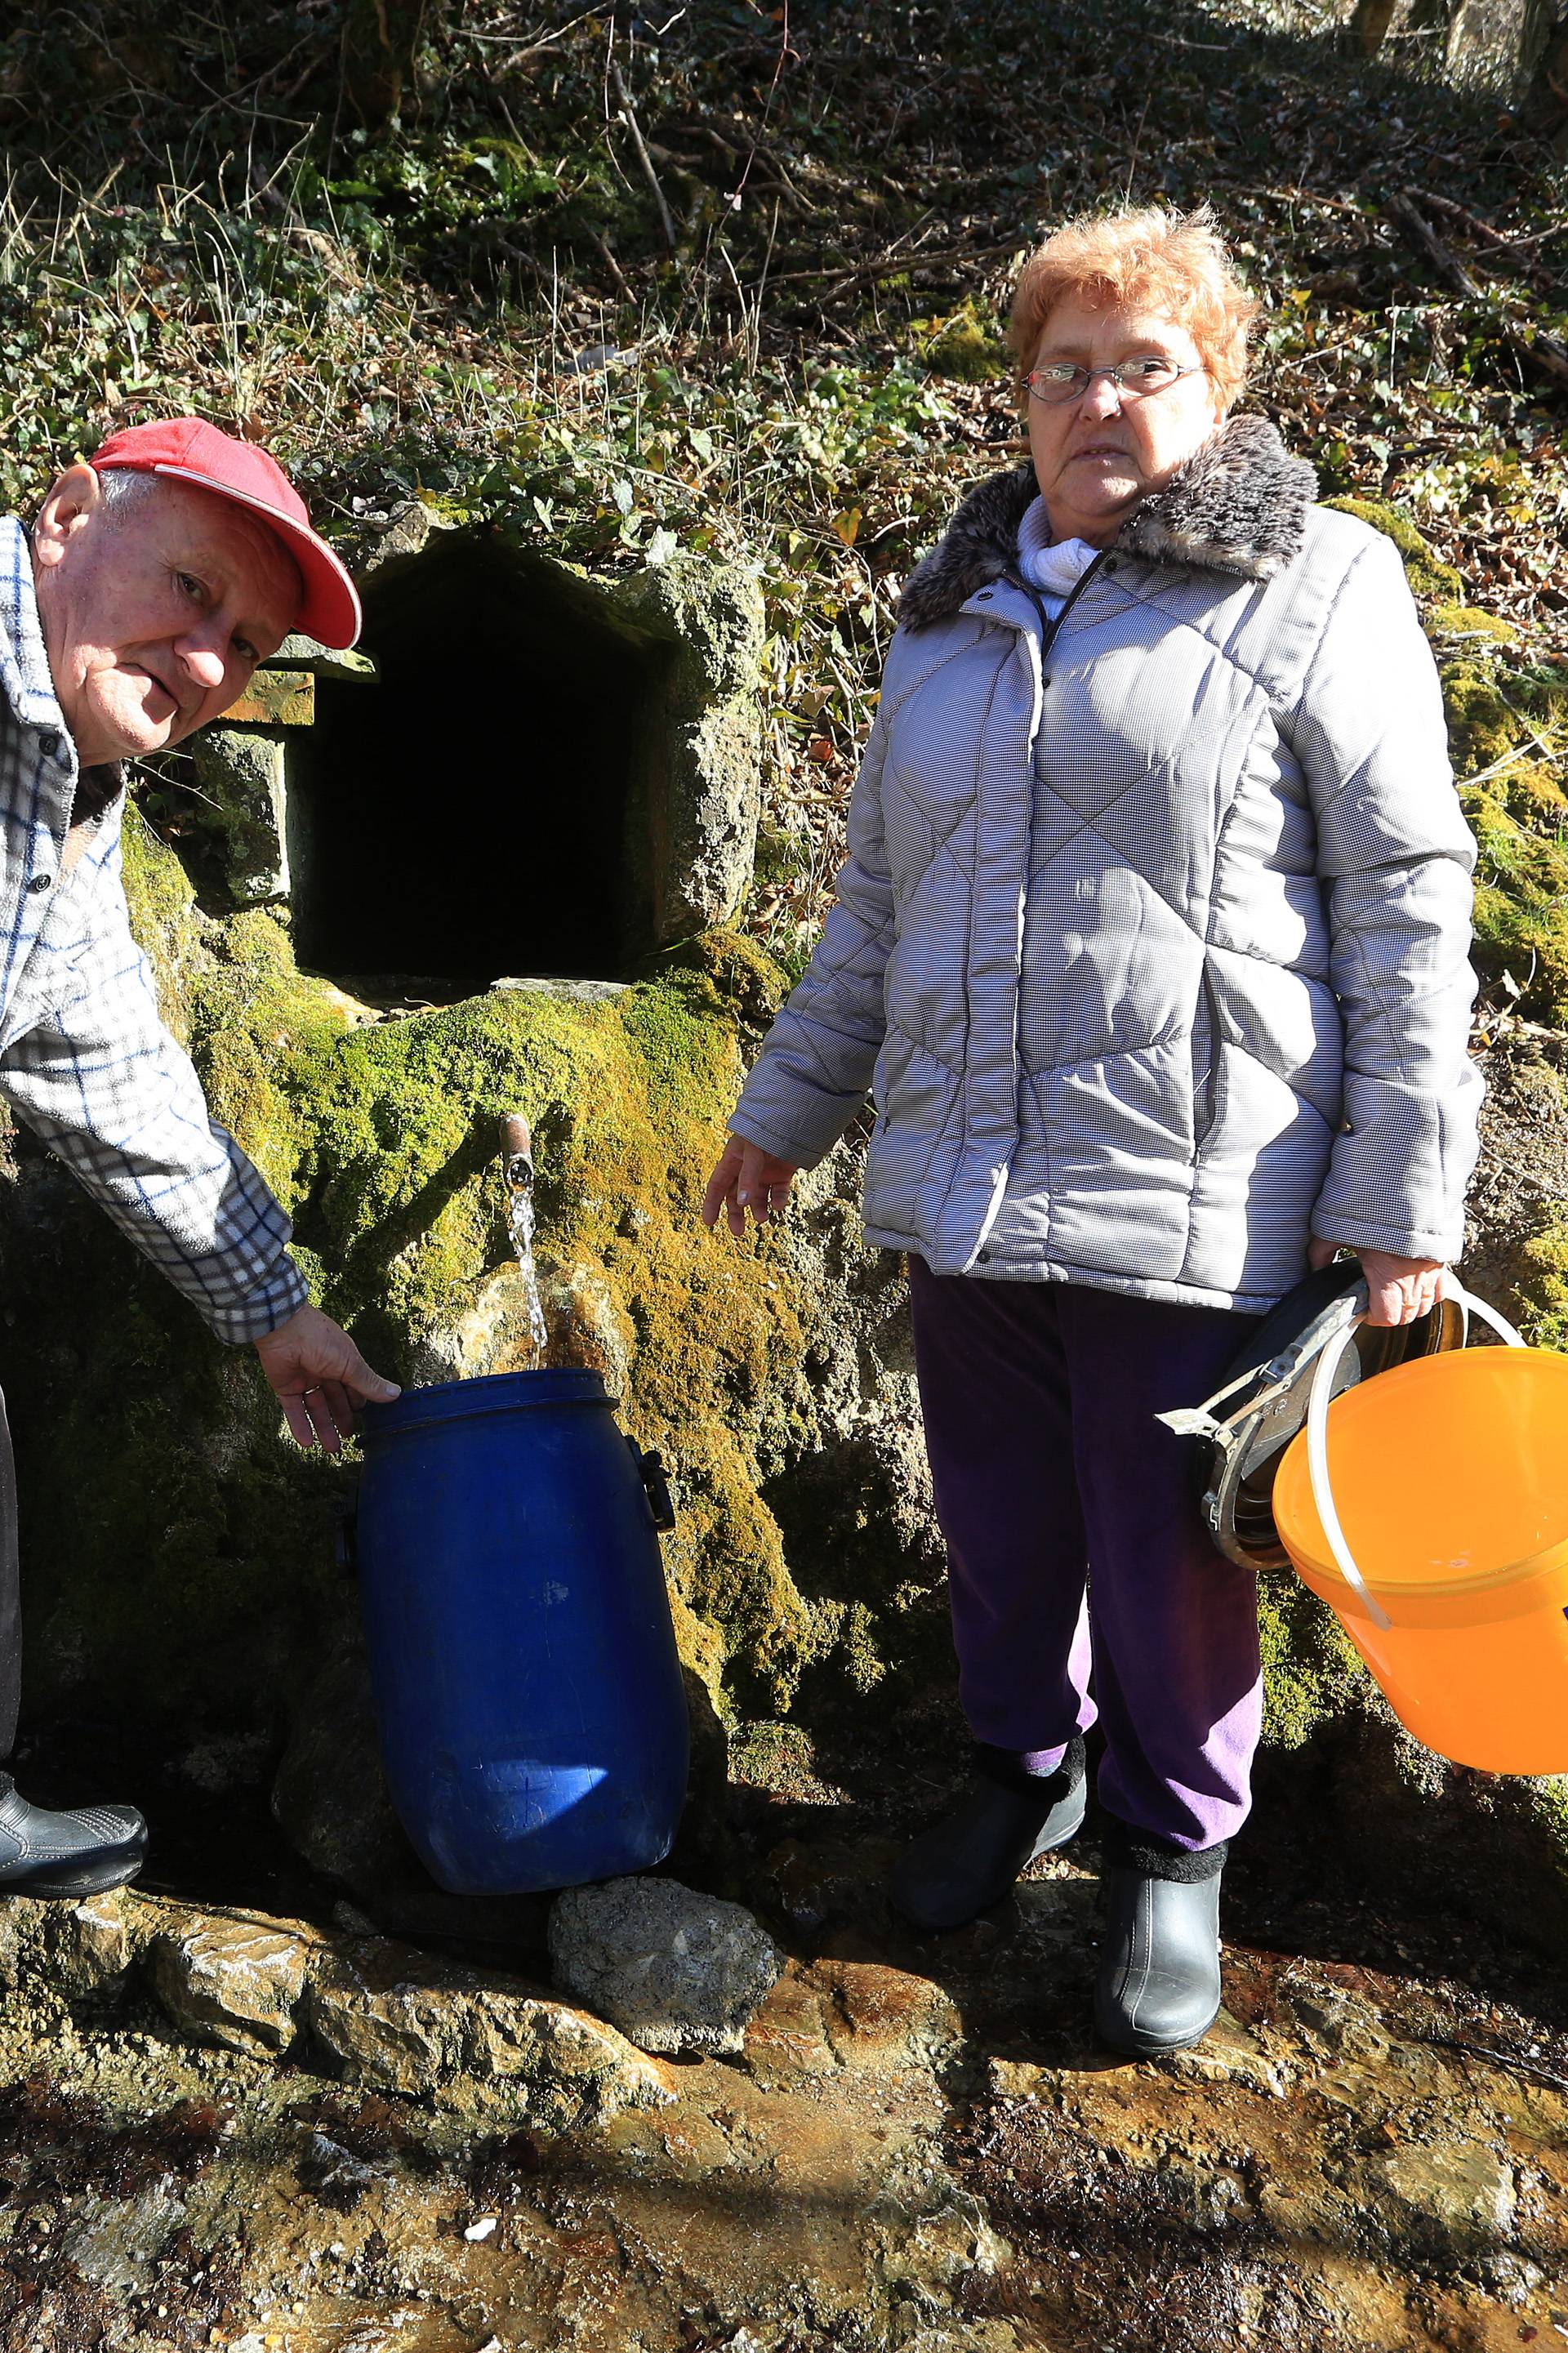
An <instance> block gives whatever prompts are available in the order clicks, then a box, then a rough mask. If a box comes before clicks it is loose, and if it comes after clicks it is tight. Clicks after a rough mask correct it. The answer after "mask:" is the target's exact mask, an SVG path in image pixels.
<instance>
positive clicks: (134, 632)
mask: <svg viewBox="0 0 1568 2353" xmlns="http://www.w3.org/2000/svg"><path fill="white" fill-rule="evenodd" d="M145 479H146V481H147V487H146V488H142V487H141V486H140V485H139V486H138V488H137V490H136V491H134V492H132V495H131V496H130V497H129V498H128V499H127V500H126V501H125V503H124V504H123V505H122V506H114V505H109V504H106V502H105V501H104V497H103V491H102V486H101V483H100V480H99V477H98V476H97V475H96V474H95V473H94V472H93V470H92V469H91V467H90V466H73V467H71V469H70V470H69V471H68V473H65V474H62V475H61V477H60V479H59V480H58V482H57V483H56V484H55V487H54V489H53V490H52V491H50V493H49V495H48V498H47V501H45V505H44V511H43V512H42V514H41V515H40V516H39V518H38V521H37V525H36V527H35V529H34V533H33V572H34V579H35V583H36V586H37V598H38V612H39V617H40V619H41V621H42V623H43V630H44V644H45V647H46V649H47V653H48V658H49V670H50V672H51V675H52V676H53V679H54V683H55V693H56V696H57V698H58V702H59V706H60V710H61V712H62V713H63V715H64V718H65V722H66V724H67V726H68V728H69V730H70V733H71V738H72V741H73V742H74V743H75V744H76V747H77V756H78V758H79V760H80V762H81V764H82V765H83V766H84V767H91V766H94V765H97V764H98V763H99V762H100V761H104V760H121V759H126V758H134V757H136V756H138V755H142V754H147V753H151V752H163V751H167V749H168V748H169V746H170V744H178V743H180V742H182V741H183V739H184V737H185V736H187V735H189V734H191V733H193V732H194V731H195V729H196V728H198V727H203V726H205V725H206V723H207V722H208V721H209V720H213V719H216V718H218V717H219V716H220V714H221V713H222V712H225V711H226V710H227V709H228V707H229V705H230V703H232V702H237V701H238V699H239V697H240V696H241V695H242V694H243V693H244V691H245V690H246V688H247V685H248V684H249V682H250V674H251V672H252V670H254V669H255V668H256V665H257V663H258V662H259V661H262V660H265V659H266V658H267V657H268V655H269V654H274V653H276V652H277V650H278V649H279V646H280V645H281V644H282V642H283V640H284V638H286V637H287V636H288V634H289V629H290V628H292V626H293V622H294V617H295V615H296V613H297V612H298V611H299V609H300V601H301V597H302V595H303V589H302V586H301V583H300V575H299V573H298V571H297V570H296V568H295V566H294V564H293V561H292V559H291V557H290V556H289V554H288V552H287V550H286V549H285V548H284V546H283V543H282V542H281V541H280V540H279V538H277V537H276V535H275V534H274V533H272V532H270V531H269V530H268V527H267V525H266V524H265V523H264V522H261V521H260V520H259V518H258V517H256V516H253V515H250V514H248V513H247V512H246V511H245V509H244V508H243V507H238V506H236V505H235V504H234V502H233V501H231V500H228V499H224V498H220V497H219V496H218V495H217V494H216V492H215V491H203V490H198V489H197V488H195V485H194V484H192V483H189V482H174V481H169V480H165V479H163V478H162V477H160V476H151V477H148V478H145Z"/></svg>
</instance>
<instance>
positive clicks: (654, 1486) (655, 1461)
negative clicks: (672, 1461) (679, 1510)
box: [626, 1438, 675, 1536]
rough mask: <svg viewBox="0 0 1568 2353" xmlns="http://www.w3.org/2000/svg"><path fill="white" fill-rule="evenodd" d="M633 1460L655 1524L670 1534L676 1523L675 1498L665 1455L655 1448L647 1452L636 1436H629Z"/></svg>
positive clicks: (628, 1443)
mask: <svg viewBox="0 0 1568 2353" xmlns="http://www.w3.org/2000/svg"><path fill="white" fill-rule="evenodd" d="M626 1444H627V1445H628V1446H629V1447H630V1449H631V1456H632V1461H634V1462H635V1463H636V1464H637V1477H638V1478H639V1479H640V1480H641V1481H642V1485H643V1493H644V1494H645V1495H646V1496H647V1507H648V1510H649V1511H650V1512H651V1513H652V1514H653V1524H654V1526H655V1527H656V1528H657V1529H658V1532H659V1534H660V1535H666V1536H667V1535H668V1534H669V1532H670V1530H671V1528H673V1527H674V1525H675V1498H674V1496H673V1495H672V1494H671V1493H670V1492H669V1474H668V1472H667V1471H666V1470H665V1467H664V1457H663V1456H662V1455H661V1454H659V1453H658V1452H657V1451H655V1450H653V1449H651V1448H650V1449H649V1450H648V1451H647V1452H645V1451H644V1450H643V1449H642V1448H641V1447H640V1446H639V1445H638V1444H637V1440H636V1439H635V1438H628V1439H627V1440H626Z"/></svg>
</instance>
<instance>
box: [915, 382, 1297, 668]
mask: <svg viewBox="0 0 1568 2353" xmlns="http://www.w3.org/2000/svg"><path fill="white" fill-rule="evenodd" d="M1037 487H1038V485H1037V482H1036V480H1035V470H1034V468H1033V467H1032V466H1029V465H1024V466H1017V467H1015V468H1014V469H1013V470H1011V471H1010V472H1008V473H1005V474H993V475H992V477H991V479H990V480H989V481H986V482H982V483H981V485H980V487H979V489H978V490H975V491H971V492H970V494H969V496H968V497H967V498H966V499H965V500H964V501H963V505H962V506H961V507H960V508H959V510H958V512H957V513H956V515H954V517H953V519H952V523H951V524H950V526H949V528H948V531H947V533H946V536H945V537H944V538H943V539H942V540H941V541H939V543H938V544H937V545H936V546H935V547H934V548H933V549H932V550H931V554H929V555H928V556H926V557H925V558H924V560H923V562H921V563H920V564H918V565H916V566H915V569H914V571H913V572H912V573H911V574H910V579H909V583H908V586H906V587H905V590H904V593H903V596H902V599H901V600H900V606H899V618H900V621H901V622H902V623H903V624H904V626H905V627H906V628H916V629H919V628H924V627H925V626H926V624H927V623H928V622H931V621H942V620H945V619H946V618H947V617H948V616H949V615H950V614H952V613H956V612H957V611H958V609H959V607H960V606H961V605H963V604H964V603H965V602H966V600H967V599H968V598H969V597H971V596H973V595H974V592H975V590H976V589H977V588H984V587H988V586H989V585H990V584H991V582H992V581H993V580H1000V579H1001V578H1002V576H1003V575H1004V574H1005V573H1008V572H1011V571H1013V570H1014V569H1015V568H1016V565H1017V560H1018V526H1019V524H1020V523H1021V522H1023V519H1024V515H1025V512H1026V509H1027V508H1028V506H1029V504H1030V503H1031V501H1033V499H1034V497H1035V495H1036V491H1037ZM1317 495H1318V478H1317V476H1316V474H1315V473H1314V472H1313V470H1312V469H1311V467H1310V466H1309V465H1308V464H1307V462H1306V460H1305V459H1302V458H1292V457H1291V456H1289V453H1288V451H1287V450H1286V448H1285V445H1284V443H1283V442H1282V441H1281V440H1280V438H1279V434H1278V433H1277V432H1276V431H1275V429H1274V427H1273V426H1272V425H1270V424H1269V422H1268V418H1267V417H1232V418H1231V419H1230V421H1229V423H1228V424H1227V425H1226V427H1225V428H1224V430H1223V431H1222V432H1221V433H1220V434H1219V435H1218V437H1217V438H1215V440H1213V441H1211V442H1210V443H1209V444H1208V446H1207V448H1203V449H1200V450H1199V451H1198V454H1197V456H1196V457H1195V458H1193V459H1189V460H1188V462H1187V464H1186V465H1185V466H1184V467H1183V469H1182V470H1181V472H1180V473H1179V474H1177V475H1176V476H1175V477H1174V479H1173V480H1172V481H1170V482H1168V483H1167V484H1166V486H1165V488H1164V489H1163V491H1155V492H1154V494H1153V496H1152V498H1147V499H1145V500H1144V501H1143V503H1142V506H1140V507H1137V508H1135V509H1134V511H1133V512H1132V513H1131V515H1130V516H1129V517H1128V520H1127V521H1126V522H1124V523H1123V524H1122V526H1121V532H1120V533H1118V535H1117V538H1116V541H1115V546H1116V549H1117V551H1118V553H1119V554H1128V555H1142V556H1143V557H1145V558H1146V559H1147V560H1148V561H1149V562H1150V563H1152V564H1188V565H1200V566H1203V567H1205V568H1206V569H1208V570H1210V571H1214V572H1231V573H1235V574H1237V575H1239V577H1240V578H1241V579H1243V580H1270V579H1272V578H1273V576H1274V575H1275V574H1276V573H1277V572H1282V571H1283V570H1284V569H1285V566H1286V565H1288V564H1289V563H1291V562H1292V561H1293V559H1294V558H1295V556H1296V555H1297V554H1299V553H1300V546H1301V539H1302V534H1303V533H1304V532H1305V529H1306V522H1307V510H1308V508H1309V507H1310V505H1311V503H1312V501H1313V500H1314V499H1315V498H1316V497H1317Z"/></svg>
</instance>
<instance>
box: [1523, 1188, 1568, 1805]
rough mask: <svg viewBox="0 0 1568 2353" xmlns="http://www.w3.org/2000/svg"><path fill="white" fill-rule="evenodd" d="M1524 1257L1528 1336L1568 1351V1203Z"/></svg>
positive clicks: (1541, 1345) (1560, 1206) (1533, 1240)
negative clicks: (1528, 1272) (1527, 1274)
mask: <svg viewBox="0 0 1568 2353" xmlns="http://www.w3.org/2000/svg"><path fill="white" fill-rule="evenodd" d="M1522 1255H1523V1257H1524V1260H1525V1261H1526V1263H1527V1265H1528V1266H1529V1267H1530V1269H1531V1281H1530V1282H1529V1284H1528V1286H1527V1289H1526V1292H1525V1294H1524V1311H1525V1312H1524V1325H1525V1336H1526V1338H1527V1339H1529V1340H1531V1341H1532V1342H1533V1343H1534V1345H1535V1346H1536V1347H1538V1348H1562V1349H1568V1202H1560V1203H1559V1204H1558V1205H1557V1207H1556V1209H1555V1210H1554V1211H1553V1212H1552V1213H1551V1214H1550V1216H1549V1220H1548V1223H1547V1224H1546V1225H1545V1226H1544V1227H1543V1228H1542V1230H1541V1232H1540V1233H1538V1234H1536V1235H1534V1236H1533V1237H1532V1238H1531V1240H1529V1241H1527V1242H1526V1243H1525V1245H1524V1250H1523V1252H1522ZM1564 1802H1565V1803H1568V1799H1565V1800H1564ZM1565 1827H1568V1825H1565Z"/></svg>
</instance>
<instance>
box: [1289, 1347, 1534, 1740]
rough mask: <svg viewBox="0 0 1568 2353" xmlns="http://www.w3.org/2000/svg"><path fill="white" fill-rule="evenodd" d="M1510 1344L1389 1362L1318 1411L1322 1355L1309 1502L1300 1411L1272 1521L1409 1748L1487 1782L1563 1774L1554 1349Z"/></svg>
mask: <svg viewBox="0 0 1568 2353" xmlns="http://www.w3.org/2000/svg"><path fill="white" fill-rule="evenodd" d="M1468 1304H1469V1305H1470V1306H1472V1307H1479V1308H1480V1312H1481V1313H1482V1314H1486V1315H1487V1317H1488V1320H1489V1321H1494V1322H1497V1323H1498V1324H1499V1328H1500V1329H1501V1330H1502V1331H1504V1332H1505V1333H1508V1326H1506V1325H1504V1324H1501V1321H1500V1318H1495V1317H1493V1316H1492V1315H1491V1314H1490V1313H1489V1311H1488V1310H1487V1309H1485V1308H1484V1307H1482V1306H1481V1305H1480V1303H1479V1302H1476V1301H1470V1302H1468ZM1346 1336H1347V1338H1348V1336H1349V1335H1346ZM1509 1336H1510V1338H1511V1339H1512V1340H1514V1341H1515V1343H1516V1345H1511V1346H1509V1347H1506V1348H1482V1349H1462V1350H1457V1351H1454V1352H1452V1353H1450V1354H1447V1355H1443V1356H1426V1357H1422V1358H1420V1359H1418V1360H1417V1361H1415V1363H1412V1364H1405V1365H1400V1366H1396V1367H1395V1368H1394V1370H1393V1371H1391V1372H1387V1373H1382V1374H1379V1375H1378V1376H1377V1377H1375V1378H1374V1379H1371V1380H1367V1381H1364V1382H1362V1383H1360V1384H1359V1385H1358V1386H1357V1387H1355V1388H1350V1389H1347V1390H1345V1391H1344V1392H1343V1394H1342V1396H1340V1397H1339V1398H1335V1400H1334V1402H1333V1404H1332V1405H1329V1404H1328V1389H1329V1386H1330V1383H1331V1377H1332V1371H1333V1361H1334V1360H1337V1358H1338V1356H1339V1354H1340V1350H1339V1349H1338V1348H1331V1349H1329V1350H1327V1351H1325V1358H1324V1363H1323V1364H1322V1365H1321V1366H1320V1375H1319V1378H1318V1379H1317V1380H1316V1381H1315V1382H1314V1404H1315V1406H1316V1408H1317V1414H1316V1421H1317V1430H1318V1438H1319V1449H1320V1455H1319V1469H1320V1472H1321V1476H1320V1479H1319V1480H1318V1482H1316V1493H1314V1480H1313V1474H1312V1462H1311V1453H1312V1443H1311V1441H1312V1436H1313V1417H1312V1416H1311V1415H1310V1416H1309V1422H1308V1428H1307V1429H1306V1430H1302V1431H1301V1432H1300V1434H1299V1436H1298V1437H1297V1438H1296V1439H1295V1440H1293V1441H1292V1442H1291V1445H1290V1447H1289V1450H1288V1451H1287V1453H1286V1455H1285V1458H1284V1461H1282V1462H1281V1463H1280V1466H1279V1475H1278V1477H1277V1478H1276V1480H1275V1482H1274V1496H1273V1505H1274V1519H1275V1525H1276V1526H1277V1527H1278V1528H1279V1535H1280V1540H1281V1542H1282V1543H1283V1544H1284V1546H1285V1549H1286V1550H1287V1552H1288V1553H1289V1556H1290V1558H1291V1561H1292V1562H1293V1563H1294V1565H1295V1567H1296V1568H1297V1570H1298V1572H1299V1573H1300V1576H1301V1577H1302V1578H1303V1579H1304V1581H1305V1582H1306V1583H1307V1584H1308V1585H1310V1587H1311V1588H1312V1591H1313V1592H1314V1593H1316V1594H1319V1595H1321V1598H1322V1599H1323V1600H1325V1601H1326V1602H1327V1603H1328V1604H1329V1606H1330V1608H1331V1609H1332V1610H1333V1612H1334V1614H1335V1616H1336V1617H1337V1618H1338V1619H1339V1620H1340V1622H1341V1623H1342V1626H1343V1627H1344V1630H1345V1631H1346V1633H1347V1634H1348V1635H1349V1636H1350V1638H1351V1640H1352V1642H1353V1643H1354V1644H1355V1646H1356V1649H1357V1650H1358V1651H1360V1652H1361V1655H1362V1657H1363V1659H1364V1660H1365V1661H1366V1663H1367V1665H1368V1666H1369V1667H1370V1668H1371V1670H1372V1672H1373V1675H1375V1677H1376V1678H1377V1681H1378V1683H1380V1684H1381V1685H1382V1687H1383V1690H1384V1694H1386V1696H1387V1698H1388V1701H1389V1704H1390V1705H1391V1706H1392V1707H1393V1709H1394V1714H1395V1715H1397V1716H1398V1718H1399V1720H1400V1722H1401V1723H1402V1724H1403V1725H1405V1729H1406V1730H1407V1731H1409V1732H1411V1733H1413V1734H1414V1735H1415V1738H1416V1739H1417V1740H1419V1741H1421V1742H1423V1743H1424V1744H1425V1745H1426V1747H1428V1748H1432V1749H1436V1752H1437V1754H1438V1755H1439V1756H1441V1757H1451V1758H1452V1759H1453V1760H1454V1762H1455V1763H1456V1764H1459V1765H1473V1766H1476V1767H1479V1768H1480V1769H1481V1770H1482V1771H1484V1772H1488V1773H1564V1772H1568V1356H1558V1355H1555V1354H1553V1353H1552V1351H1551V1350H1549V1349H1545V1348H1527V1347H1525V1346H1524V1345H1523V1344H1522V1343H1519V1342H1518V1338H1517V1335H1514V1334H1509ZM1319 1391H1321V1398H1320V1397H1319V1396H1318V1394H1317V1393H1318V1392H1319Z"/></svg>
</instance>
